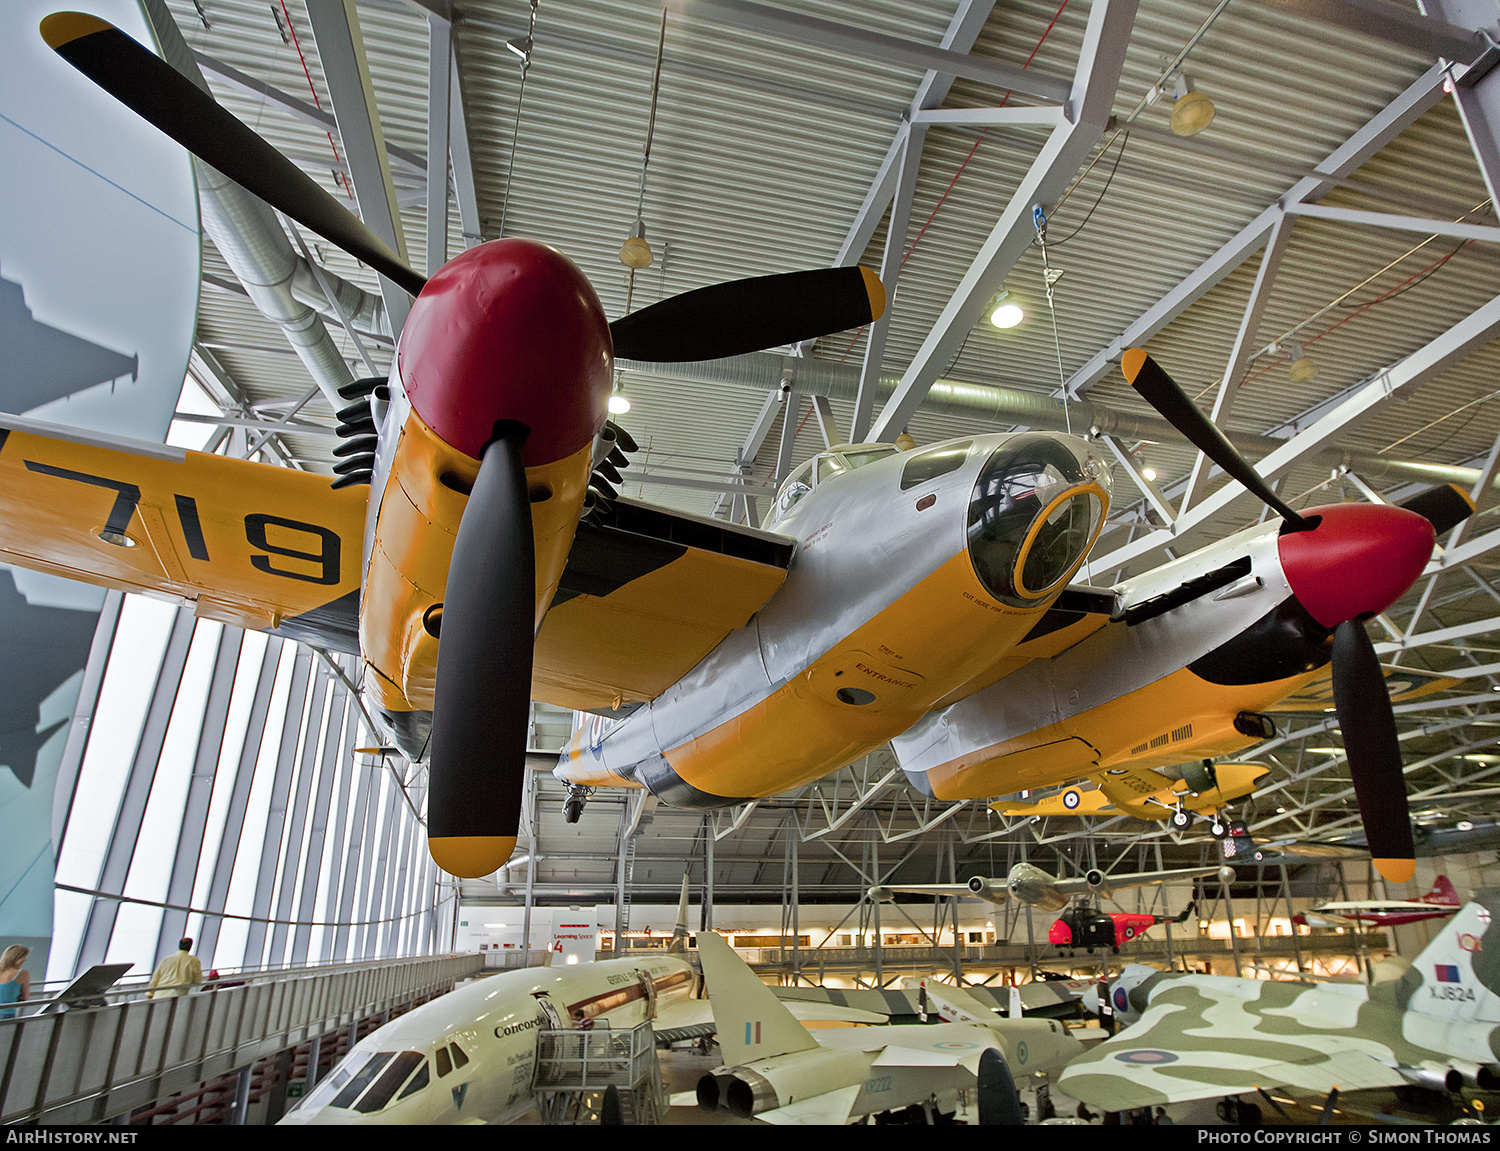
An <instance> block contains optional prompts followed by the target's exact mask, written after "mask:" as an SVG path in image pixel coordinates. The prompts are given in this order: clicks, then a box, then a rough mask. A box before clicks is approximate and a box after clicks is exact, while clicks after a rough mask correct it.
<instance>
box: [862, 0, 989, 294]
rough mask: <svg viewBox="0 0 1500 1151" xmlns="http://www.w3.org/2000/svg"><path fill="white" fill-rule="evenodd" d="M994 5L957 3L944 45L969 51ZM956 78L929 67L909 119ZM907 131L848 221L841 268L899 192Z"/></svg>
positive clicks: (932, 104)
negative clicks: (899, 170)
mask: <svg viewBox="0 0 1500 1151" xmlns="http://www.w3.org/2000/svg"><path fill="white" fill-rule="evenodd" d="M994 7H995V0H963V2H962V3H961V4H959V6H958V11H957V12H955V13H954V14H953V19H952V20H950V21H949V22H948V31H947V32H946V33H945V34H944V36H943V40H942V46H943V47H944V48H946V49H948V50H949V51H952V52H960V53H967V52H968V51H969V49H970V48H972V47H973V46H974V41H975V40H977V39H978V38H979V33H980V31H981V30H982V29H983V28H984V25H985V21H987V20H988V19H989V18H990V12H991V11H992V10H993V9H994ZM953 79H954V77H953V74H952V73H950V72H938V71H929V72H928V73H927V74H926V75H925V76H923V77H922V82H921V83H920V84H919V85H917V94H916V95H915V96H914V97H912V102H911V106H910V107H909V108H908V110H907V119H908V120H910V119H912V118H913V117H915V116H916V114H917V113H918V112H921V111H923V110H924V109H931V108H936V107H937V106H938V105H939V104H941V103H942V102H943V101H944V100H946V99H947V98H948V91H949V89H951V88H952V87H953ZM904 135H905V127H904V126H903V127H902V128H901V129H900V130H898V131H897V133H896V136H895V138H894V139H893V140H892V141H891V146H890V147H889V148H887V149H886V153H885V159H883V160H882V161H881V162H880V168H879V170H878V171H877V172H876V174H875V179H874V181H873V182H872V183H871V184H870V190H869V191H868V192H866V193H865V199H864V203H862V204H861V205H860V206H859V211H857V212H856V213H855V214H854V221H853V223H851V224H850V225H849V232H848V234H847V235H846V236H845V237H844V242H843V243H842V244H840V245H839V254H838V255H837V256H835V257H834V259H833V266H834V267H836V268H839V267H843V266H844V265H845V264H852V263H854V262H855V261H856V260H858V259H859V258H860V256H861V255H863V254H864V250H865V249H866V248H867V247H869V244H870V237H871V236H873V235H874V234H875V229H876V228H877V227H878V226H879V225H880V221H881V219H882V218H883V217H884V216H885V210H886V207H887V206H888V205H889V204H890V202H891V197H893V196H894V195H895V194H896V173H897V170H898V169H899V167H900V157H901V148H902V144H903V137H904Z"/></svg>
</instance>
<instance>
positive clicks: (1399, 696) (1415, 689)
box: [1271, 664, 1463, 711]
mask: <svg viewBox="0 0 1500 1151" xmlns="http://www.w3.org/2000/svg"><path fill="white" fill-rule="evenodd" d="M1381 671H1382V672H1384V673H1385V688H1386V690H1387V691H1388V692H1390V694H1391V702H1392V703H1408V702H1410V701H1411V700H1414V699H1421V698H1422V697H1423V696H1427V695H1436V694H1437V693H1438V692H1440V691H1447V690H1448V689H1449V688H1451V687H1458V686H1460V685H1461V684H1462V683H1463V680H1461V679H1454V678H1453V677H1452V676H1451V675H1440V674H1438V673H1437V672H1432V671H1419V670H1417V669H1415V668H1409V667H1387V666H1385V665H1384V664H1382V665H1381ZM1332 706H1333V670H1332V665H1331V664H1330V665H1328V666H1327V667H1324V668H1323V669H1322V670H1321V671H1319V673H1318V674H1317V675H1316V676H1314V677H1313V678H1312V679H1310V680H1308V681H1307V682H1306V683H1305V684H1303V685H1302V686H1301V687H1300V688H1298V689H1297V690H1296V691H1294V692H1293V693H1292V694H1291V695H1289V696H1287V697H1286V698H1285V699H1283V700H1281V701H1280V702H1279V703H1277V704H1276V706H1275V707H1274V708H1272V709H1271V710H1273V711H1327V710H1328V709H1329V708H1331V707H1332Z"/></svg>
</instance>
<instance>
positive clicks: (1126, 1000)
mask: <svg viewBox="0 0 1500 1151" xmlns="http://www.w3.org/2000/svg"><path fill="white" fill-rule="evenodd" d="M1115 1010H1116V1011H1129V1010H1130V997H1129V996H1128V995H1126V994H1125V988H1123V987H1116V988H1115Z"/></svg>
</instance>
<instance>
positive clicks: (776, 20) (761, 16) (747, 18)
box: [666, 0, 1071, 104]
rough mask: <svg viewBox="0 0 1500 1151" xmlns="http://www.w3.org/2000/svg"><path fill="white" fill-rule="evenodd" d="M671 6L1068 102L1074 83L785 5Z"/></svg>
mask: <svg viewBox="0 0 1500 1151" xmlns="http://www.w3.org/2000/svg"><path fill="white" fill-rule="evenodd" d="M666 7H667V8H668V10H670V11H672V12H675V13H677V14H678V15H688V16H693V17H702V18H704V19H708V20H717V21H719V22H720V23H723V24H731V25H734V26H736V27H739V28H745V29H748V30H749V31H752V32H761V33H764V34H766V35H768V36H774V37H776V38H777V39H782V40H794V41H797V42H800V43H803V44H809V45H811V46H812V47H814V48H820V49H825V50H827V51H829V52H836V53H838V54H839V55H842V56H853V57H855V58H856V59H861V60H870V61H873V62H876V63H881V64H890V65H894V66H896V67H898V68H911V69H914V70H915V71H918V72H926V71H931V72H941V73H945V74H948V75H952V76H958V77H962V78H963V79H966V80H977V81H978V82H979V83H981V84H989V85H991V86H993V87H996V88H1002V89H1011V90H1013V91H1016V92H1024V93H1025V94H1026V95H1028V96H1036V97H1038V98H1040V99H1042V100H1051V101H1052V102H1054V103H1058V104H1060V103H1062V102H1063V101H1064V100H1066V99H1068V96H1069V92H1070V90H1071V85H1070V83H1069V82H1068V81H1067V80H1066V79H1064V78H1063V77H1061V76H1051V75H1048V74H1047V73H1045V72H1041V71H1032V70H1030V69H1022V68H1017V67H1014V66H1013V65H1010V64H1004V63H1001V62H1000V61H999V60H992V59H989V58H987V57H983V56H971V55H969V54H968V53H967V52H955V51H953V50H952V49H949V48H937V47H934V46H932V45H930V44H921V43H918V42H916V41H914V40H902V39H900V38H898V37H896V36H887V35H885V34H883V33H880V32H871V31H869V30H868V29H865V28H855V27H852V26H850V25H848V24H836V23H834V22H833V21H831V20H820V19H818V18H817V17H814V16H803V15H801V14H800V13H796V12H789V11H787V10H786V9H784V8H772V7H770V6H769V5H766V4H754V3H751V2H750V0H691V2H688V0H667V3H666Z"/></svg>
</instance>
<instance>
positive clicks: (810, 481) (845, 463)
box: [769, 444, 901, 523]
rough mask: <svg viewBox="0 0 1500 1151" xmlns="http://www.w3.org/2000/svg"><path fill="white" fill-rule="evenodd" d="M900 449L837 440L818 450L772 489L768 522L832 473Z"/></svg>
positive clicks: (888, 454)
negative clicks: (773, 505) (772, 510)
mask: <svg viewBox="0 0 1500 1151" xmlns="http://www.w3.org/2000/svg"><path fill="white" fill-rule="evenodd" d="M900 450H901V449H899V448H898V447H896V445H895V444H840V445H839V446H838V447H835V448H830V449H829V450H828V451H826V452H819V453H818V454H817V455H815V456H813V458H812V459H810V460H807V461H806V462H804V463H803V464H802V465H801V466H800V467H798V468H797V470H796V471H794V472H792V474H791V475H789V476H788V477H787V478H786V480H785V482H783V483H782V485H781V489H780V490H779V491H778V492H777V493H776V510H775V513H774V514H773V515H772V517H771V519H770V521H769V522H770V523H775V522H776V521H777V520H780V519H783V518H784V517H785V516H786V514H787V512H789V511H791V510H792V508H793V507H795V506H796V505H797V503H798V501H800V500H801V499H802V497H803V496H805V495H807V493H808V492H810V491H812V490H813V489H814V488H816V487H817V486H818V485H819V484H821V483H826V482H827V481H828V480H830V479H832V478H833V477H834V476H837V475H842V474H843V473H844V472H851V471H854V470H855V469H856V468H862V467H864V466H865V465H866V464H872V463H874V462H875V461H876V460H883V459H885V458H886V457H887V456H893V455H895V454H896V453H897V452H899V451H900Z"/></svg>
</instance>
